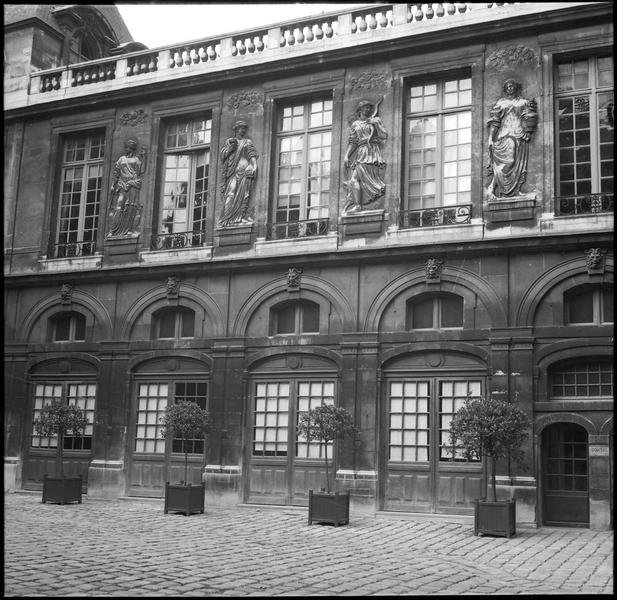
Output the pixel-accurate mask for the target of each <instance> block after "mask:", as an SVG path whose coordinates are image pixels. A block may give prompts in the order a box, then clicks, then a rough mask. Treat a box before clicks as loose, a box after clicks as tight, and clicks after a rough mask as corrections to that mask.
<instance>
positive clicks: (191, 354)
mask: <svg viewBox="0 0 617 600" xmlns="http://www.w3.org/2000/svg"><path fill="white" fill-rule="evenodd" d="M178 358H189V359H192V360H195V361H197V362H200V363H202V364H203V365H205V366H206V368H207V369H208V371H209V372H211V371H212V367H213V364H214V362H213V360H212V357H210V356H208V355H207V354H204V353H203V352H198V351H197V350H152V351H150V352H145V353H144V354H139V355H138V356H133V357H132V358H131V359H130V360H129V362H128V365H127V371H128V372H129V373H134V372H135V371H137V370H138V369H139V367H140V366H141V365H143V364H145V363H147V362H150V361H152V360H156V359H169V360H173V359H178Z"/></svg>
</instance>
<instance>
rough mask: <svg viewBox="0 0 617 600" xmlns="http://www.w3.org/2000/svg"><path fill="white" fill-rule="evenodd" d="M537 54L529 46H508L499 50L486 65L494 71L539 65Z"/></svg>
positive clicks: (489, 58)
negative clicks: (518, 66) (517, 66)
mask: <svg viewBox="0 0 617 600" xmlns="http://www.w3.org/2000/svg"><path fill="white" fill-rule="evenodd" d="M538 63H539V61H538V56H537V55H536V53H535V52H534V51H533V50H532V49H531V48H528V47H527V46H522V45H518V46H506V47H505V48H498V49H497V50H495V51H494V52H492V53H491V55H490V56H489V57H488V59H487V60H486V64H487V66H489V67H492V68H494V69H503V68H507V67H511V66H515V65H537V64H538Z"/></svg>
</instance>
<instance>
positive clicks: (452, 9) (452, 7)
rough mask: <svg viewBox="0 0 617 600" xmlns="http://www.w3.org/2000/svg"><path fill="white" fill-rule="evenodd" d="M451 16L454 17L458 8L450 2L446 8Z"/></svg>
mask: <svg viewBox="0 0 617 600" xmlns="http://www.w3.org/2000/svg"><path fill="white" fill-rule="evenodd" d="M446 10H447V11H448V14H449V15H453V14H454V13H455V12H456V6H454V4H453V3H452V2H448V6H447V8H446Z"/></svg>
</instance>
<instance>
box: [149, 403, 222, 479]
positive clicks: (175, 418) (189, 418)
mask: <svg viewBox="0 0 617 600" xmlns="http://www.w3.org/2000/svg"><path fill="white" fill-rule="evenodd" d="M160 421H161V423H162V425H163V427H162V429H161V437H164V438H168V439H173V438H180V439H182V442H183V447H184V482H185V483H188V460H189V456H188V448H189V445H188V441H189V440H194V439H204V438H205V437H206V433H208V431H209V429H210V422H211V421H210V414H209V413H208V411H207V410H205V409H203V408H201V407H200V406H199V404H197V403H196V402H193V401H192V400H181V401H180V402H176V403H175V404H172V405H171V406H168V407H167V410H166V411H165V414H164V415H163V416H162V417H161V419H160Z"/></svg>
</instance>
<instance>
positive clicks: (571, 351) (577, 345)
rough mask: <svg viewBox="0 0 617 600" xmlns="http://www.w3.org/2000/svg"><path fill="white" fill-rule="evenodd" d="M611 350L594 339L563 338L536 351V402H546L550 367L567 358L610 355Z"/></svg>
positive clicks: (583, 358)
mask: <svg viewBox="0 0 617 600" xmlns="http://www.w3.org/2000/svg"><path fill="white" fill-rule="evenodd" d="M612 356H613V352H612V348H611V347H610V346H607V345H606V344H602V343H601V342H599V341H597V340H594V339H588V338H584V339H571V340H563V341H560V342H555V343H554V344H550V345H549V346H546V347H545V348H541V349H540V350H538V351H536V353H535V356H534V363H535V364H536V365H537V366H536V368H535V372H536V375H537V389H536V399H537V401H538V402H547V401H548V400H549V397H548V388H549V380H548V374H549V370H550V368H551V367H552V366H553V365H555V364H557V363H559V362H561V361H563V360H568V359H580V360H581V361H584V360H585V359H588V358H590V357H612Z"/></svg>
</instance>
